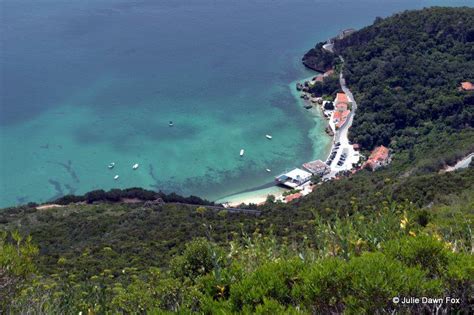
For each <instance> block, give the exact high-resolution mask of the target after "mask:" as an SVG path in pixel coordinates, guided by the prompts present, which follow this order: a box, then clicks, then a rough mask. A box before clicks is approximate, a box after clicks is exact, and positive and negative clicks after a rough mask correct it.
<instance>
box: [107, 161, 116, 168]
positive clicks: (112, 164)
mask: <svg viewBox="0 0 474 315" xmlns="http://www.w3.org/2000/svg"><path fill="white" fill-rule="evenodd" d="M114 166H115V163H114V162H112V163H110V164H109V165H108V166H107V167H108V168H109V169H113V168H114Z"/></svg>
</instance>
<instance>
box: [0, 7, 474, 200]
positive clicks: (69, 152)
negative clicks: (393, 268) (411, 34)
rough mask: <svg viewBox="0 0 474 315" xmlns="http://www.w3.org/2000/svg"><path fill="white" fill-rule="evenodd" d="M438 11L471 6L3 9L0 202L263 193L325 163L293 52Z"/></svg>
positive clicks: (319, 125)
mask: <svg viewBox="0 0 474 315" xmlns="http://www.w3.org/2000/svg"><path fill="white" fill-rule="evenodd" d="M447 4H449V5H472V4H471V1H415V0H387V1H381V0H365V1H337V0H336V1H289V0H274V1H258V0H255V1H248V0H240V1H232V0H227V1H210V0H200V1H185V0H184V1H171V0H161V1H160V0H156V1H151V0H143V1H131V0H95V1H84V0H68V1H66V0H14V1H13V0H6V1H5V0H4V1H0V14H1V16H0V31H1V33H0V39H1V42H0V44H1V46H0V48H1V49H0V65H1V68H0V206H11V205H15V204H19V203H25V202H28V201H37V202H44V201H48V200H50V199H51V198H55V197H58V196H60V195H63V194H70V193H73V194H81V193H84V192H87V191H89V190H92V189H100V188H102V189H110V188H115V187H118V188H126V187H132V186H140V187H144V188H148V189H156V190H158V189H161V190H163V191H167V192H170V191H176V192H179V193H181V194H196V195H200V196H203V197H206V198H209V199H217V198H219V197H222V196H225V195H228V194H231V193H235V192H238V191H241V190H245V189H248V188H251V187H256V186H259V185H262V184H265V183H268V182H270V181H272V179H273V177H274V176H275V175H277V173H279V172H282V171H285V170H287V169H289V168H292V167H295V166H299V165H300V164H301V163H302V162H305V161H307V160H309V159H312V158H323V157H324V156H325V154H326V148H327V144H328V142H329V139H328V138H327V137H326V136H325V134H324V127H325V123H324V121H322V120H321V119H319V118H314V117H311V116H309V115H308V114H307V113H306V112H305V110H304V109H302V108H301V104H299V103H298V100H297V99H295V98H294V97H293V96H292V94H291V91H290V87H289V84H290V82H292V81H294V80H297V79H301V78H304V77H308V76H310V75H311V72H309V71H307V70H306V69H304V68H303V67H302V66H301V64H300V58H301V56H302V55H303V53H304V52H305V51H306V50H308V49H309V48H310V47H311V46H313V45H314V44H315V43H316V42H317V41H321V40H324V39H327V38H328V37H329V36H331V35H333V34H335V33H336V32H338V31H339V30H341V29H343V28H347V27H356V28H359V27H362V26H364V25H367V24H369V23H371V22H372V21H373V20H374V18H375V17H376V16H387V15H390V14H392V13H394V12H396V11H400V10H403V9H410V8H421V7H424V6H429V5H447ZM170 120H172V121H173V122H174V126H173V127H169V126H168V122H169V121H170ZM266 134H271V135H272V136H273V139H272V140H271V141H269V140H267V139H266V138H265V135H266ZM241 148H243V149H245V156H244V157H242V158H241V157H240V156H239V151H240V149H241ZM110 162H115V163H116V166H115V168H114V169H113V170H109V169H107V164H109V163H110ZM134 163H139V164H140V167H139V169H138V170H136V171H133V170H132V168H131V166H132V164H134ZM266 168H270V169H272V173H267V172H266V171H265V169H266ZM116 174H117V175H120V178H119V179H118V180H116V181H115V180H114V179H113V177H114V176H115V175H116Z"/></svg>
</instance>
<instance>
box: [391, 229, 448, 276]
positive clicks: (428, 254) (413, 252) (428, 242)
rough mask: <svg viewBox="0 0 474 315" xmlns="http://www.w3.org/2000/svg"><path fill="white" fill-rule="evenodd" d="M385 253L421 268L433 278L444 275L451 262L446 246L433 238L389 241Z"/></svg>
mask: <svg viewBox="0 0 474 315" xmlns="http://www.w3.org/2000/svg"><path fill="white" fill-rule="evenodd" d="M383 251H384V252H385V253H386V254H387V255H388V256H390V257H392V258H395V259H398V260H400V261H401V262H403V263H404V264H406V265H408V266H411V267H420V268H421V269H423V270H425V271H426V272H427V273H428V275H429V276H430V277H432V278H433V277H439V276H440V275H442V274H443V273H444V272H445V270H446V268H447V265H448V262H449V251H448V250H447V249H446V247H445V244H443V243H442V242H441V241H438V240H437V239H435V238H433V237H431V236H424V235H420V236H417V237H403V238H401V239H399V240H393V241H389V242H387V243H386V244H385V246H384V250H383Z"/></svg>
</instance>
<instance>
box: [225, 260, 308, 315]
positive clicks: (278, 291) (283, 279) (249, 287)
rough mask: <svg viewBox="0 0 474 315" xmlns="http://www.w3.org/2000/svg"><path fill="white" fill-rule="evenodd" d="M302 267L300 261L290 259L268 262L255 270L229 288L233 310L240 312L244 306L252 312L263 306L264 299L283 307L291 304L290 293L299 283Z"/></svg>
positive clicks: (292, 300)
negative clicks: (273, 301) (271, 300)
mask: <svg viewBox="0 0 474 315" xmlns="http://www.w3.org/2000/svg"><path fill="white" fill-rule="evenodd" d="M303 267H304V264H303V262H302V261H301V260H298V259H292V260H284V261H274V262H269V263H266V264H264V265H262V266H261V267H259V268H257V270H256V271H255V272H253V273H252V274H250V275H249V276H248V277H246V278H244V279H243V280H242V281H241V282H239V283H236V284H234V285H233V286H232V287H231V290H230V299H231V301H232V304H233V306H234V307H235V310H236V311H240V310H242V309H243V307H244V305H245V306H247V308H246V310H247V311H253V310H255V309H256V308H257V306H258V305H261V304H264V302H265V299H266V298H271V299H274V300H275V301H277V302H278V303H281V304H283V305H291V304H293V302H295V300H294V299H293V297H292V295H291V291H292V289H293V287H294V286H295V285H296V284H298V282H299V281H301V278H300V277H299V275H298V274H299V272H300V270H301V269H302V268H303Z"/></svg>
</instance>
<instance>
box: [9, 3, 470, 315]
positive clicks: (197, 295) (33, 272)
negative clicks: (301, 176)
mask: <svg viewBox="0 0 474 315" xmlns="http://www.w3.org/2000/svg"><path fill="white" fill-rule="evenodd" d="M473 30H474V9H469V8H454V9H448V8H431V9H425V10H421V11H408V12H403V13H401V14H397V15H395V16H393V17H389V18H386V19H382V20H380V19H377V21H376V22H375V24H374V25H371V26H368V27H366V28H364V29H362V30H360V31H358V32H356V33H354V34H352V35H350V36H348V37H346V38H344V39H343V40H342V41H339V42H336V45H335V47H336V51H337V52H338V53H339V54H341V55H343V56H344V59H345V60H346V64H345V66H344V71H345V75H346V76H347V78H348V82H349V85H350V87H351V89H352V90H353V91H354V93H355V97H356V98H357V100H358V103H359V108H360V110H358V113H357V115H356V118H355V122H354V126H353V127H352V128H351V137H352V139H354V141H357V142H358V143H360V144H361V145H362V146H363V149H364V151H363V153H364V154H366V153H367V151H366V150H370V149H372V148H373V147H374V146H375V145H378V144H382V143H383V144H386V145H388V146H390V148H391V149H392V150H393V152H394V156H393V162H392V164H391V165H390V166H389V167H386V168H383V169H381V170H378V171H376V172H369V171H366V170H363V171H360V172H358V173H356V174H354V175H352V176H350V177H344V178H341V179H340V180H337V181H331V182H326V183H324V184H322V185H319V186H317V188H316V189H315V190H314V192H313V193H311V194H310V195H309V196H307V197H305V198H302V199H300V200H298V201H295V202H293V203H290V204H281V203H272V202H268V203H267V204H265V205H263V206H260V207H258V209H259V210H260V211H261V212H262V214H261V215H260V216H253V215H247V214H242V213H241V214H238V213H229V212H228V211H226V210H215V209H213V208H211V205H210V204H209V203H208V202H206V201H203V200H200V199H198V198H196V197H192V198H190V199H184V198H181V197H179V196H176V195H171V196H164V195H160V194H158V193H153V192H145V191H142V190H139V189H133V190H129V191H125V192H122V191H119V190H115V191H112V192H109V193H105V192H103V191H96V192H92V193H89V194H88V195H86V196H83V197H81V196H79V197H78V196H67V197H65V198H62V199H61V200H59V202H60V203H61V204H62V205H61V207H55V208H49V209H37V207H36V205H34V204H30V205H25V206H22V207H16V208H9V209H3V210H2V211H1V212H0V230H4V231H5V232H4V233H2V234H1V235H0V283H3V284H4V285H3V286H2V287H1V288H0V309H1V310H2V311H11V312H13V313H28V312H29V313H47V314H64V313H79V312H82V313H83V314H84V313H85V312H89V313H97V314H105V313H114V314H115V313H144V312H150V313H158V314H163V313H166V312H182V313H186V314H187V313H191V312H197V313H204V314H212V313H215V314H232V313H249V314H250V313H257V314H268V313H275V314H281V313H285V314H314V313H317V314H318V313H344V312H346V313H357V314H359V313H377V312H378V313H384V312H388V313H393V312H400V313H422V312H428V313H430V312H434V311H435V309H436V308H437V307H438V306H439V304H424V305H421V304H412V305H402V304H397V303H393V298H394V297H410V296H415V297H421V296H430V297H446V296H451V297H456V298H459V303H448V302H445V303H443V304H442V305H441V306H440V307H441V310H442V311H445V312H453V313H454V312H458V311H460V312H465V313H468V312H469V311H472V305H474V301H473V300H472V297H473V296H474V287H473V281H472V279H474V259H472V253H473V243H474V239H473V235H472V220H473V219H474V168H473V167H472V166H471V167H469V168H467V169H463V170H459V171H454V172H448V173H440V172H439V171H440V170H441V169H442V168H444V167H445V166H446V165H447V164H449V165H453V164H454V163H455V161H456V160H457V159H459V158H460V157H462V156H465V155H467V154H468V153H470V152H472V151H473V150H474V133H473V129H472V123H473V121H472V113H473V108H474V107H473V104H472V99H473V94H472V93H473V92H467V91H460V90H458V86H459V83H460V81H465V80H466V81H469V80H471V81H473V80H474V73H473V71H474V65H473V56H474V53H473V52H474V51H473V49H474V48H473V41H472V39H473V34H474V31H473ZM319 46H320V45H319ZM319 46H317V47H319ZM315 56H317V54H315ZM314 62H315V63H317V60H314ZM131 194H132V195H131ZM123 196H126V197H127V198H125V199H127V200H128V199H130V198H135V200H133V202H134V203H126V202H123V200H124V198H122V197H123ZM157 197H160V198H161V199H163V200H162V201H163V202H157V203H146V202H145V200H153V199H156V198H157ZM139 199H142V200H139ZM130 201H131V200H128V202H130ZM180 202H182V203H180ZM184 202H186V203H188V202H189V203H191V202H196V203H200V205H193V206H190V205H185V204H183V203H184ZM15 230H18V231H19V233H16V232H12V231H15ZM26 235H30V236H31V239H29V238H26V237H25V236H26ZM0 312H1V311H0Z"/></svg>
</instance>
